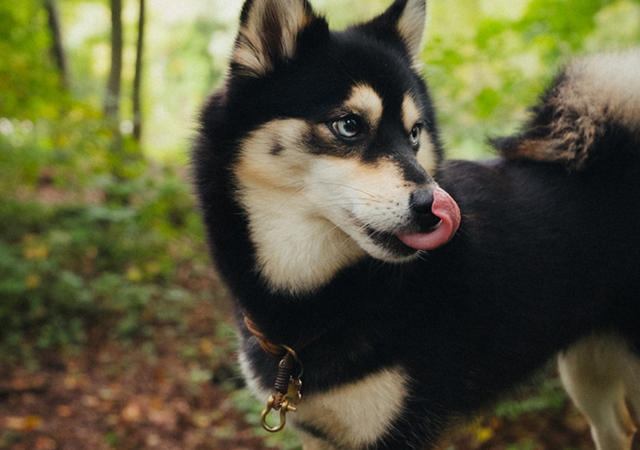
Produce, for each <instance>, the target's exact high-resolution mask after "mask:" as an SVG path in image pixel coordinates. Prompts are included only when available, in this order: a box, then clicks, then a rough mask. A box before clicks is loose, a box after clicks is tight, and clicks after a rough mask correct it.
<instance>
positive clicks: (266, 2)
mask: <svg viewBox="0 0 640 450" xmlns="http://www.w3.org/2000/svg"><path fill="white" fill-rule="evenodd" d="M267 18H270V19H271V20H278V21H280V24H279V26H280V31H281V33H282V35H281V36H280V39H279V41H278V42H277V44H276V45H278V48H277V49H269V48H267V42H266V41H265V39H264V38H265V35H266V34H268V33H265V31H264V28H265V26H266V25H265V23H266V21H267ZM311 20H312V17H311V16H310V15H309V14H308V13H307V11H306V10H305V8H304V5H303V4H302V2H298V1H295V2H286V4H285V3H284V2H276V1H273V0H256V1H254V3H253V5H252V6H251V10H250V11H249V17H248V19H247V21H246V25H245V26H243V27H241V29H240V31H239V34H238V39H237V41H236V46H235V49H234V52H233V56H232V58H231V59H232V61H233V62H234V63H236V64H238V65H239V66H240V67H241V73H243V74H245V75H249V76H263V75H265V74H266V73H268V72H269V71H271V70H272V69H273V63H274V61H272V60H271V59H270V58H271V56H270V55H272V54H277V55H280V57H281V58H283V59H284V60H288V59H290V58H292V57H293V56H294V54H295V51H296V39H297V36H298V33H300V31H301V30H302V29H303V28H305V27H306V26H307V25H308V24H309V22H310V21H311ZM270 44H271V45H273V43H270Z"/></svg>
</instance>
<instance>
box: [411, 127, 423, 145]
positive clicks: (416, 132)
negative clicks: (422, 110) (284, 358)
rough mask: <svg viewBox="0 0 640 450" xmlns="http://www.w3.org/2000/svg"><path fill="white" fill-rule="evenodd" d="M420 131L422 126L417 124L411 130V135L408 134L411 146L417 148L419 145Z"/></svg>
mask: <svg viewBox="0 0 640 450" xmlns="http://www.w3.org/2000/svg"><path fill="white" fill-rule="evenodd" d="M421 131H422V125H421V124H419V123H417V124H415V125H414V126H413V128H412V129H411V133H409V140H410V141H411V145H413V146H414V147H417V146H418V144H420V132H421Z"/></svg>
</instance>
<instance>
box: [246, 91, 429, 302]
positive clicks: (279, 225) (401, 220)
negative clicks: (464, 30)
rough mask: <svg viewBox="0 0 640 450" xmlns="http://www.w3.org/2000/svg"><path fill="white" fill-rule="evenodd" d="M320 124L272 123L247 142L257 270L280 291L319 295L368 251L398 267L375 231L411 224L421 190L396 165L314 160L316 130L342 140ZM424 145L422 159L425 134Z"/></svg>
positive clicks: (320, 157) (318, 157)
mask: <svg viewBox="0 0 640 450" xmlns="http://www.w3.org/2000/svg"><path fill="white" fill-rule="evenodd" d="M368 103H371V101H370V100H369V101H368ZM369 109H371V108H369ZM318 126H319V125H317V124H310V123H307V122H305V121H303V120H300V119H279V120H274V121H272V122H268V123H266V124H264V125H263V126H261V127H260V128H259V129H257V130H255V131H254V132H252V133H251V134H250V135H249V136H248V137H247V138H246V139H245V140H244V141H243V142H242V144H241V149H242V150H241V154H240V158H239V161H238V163H237V164H236V166H235V167H234V174H235V177H236V179H237V181H238V200H239V202H240V203H241V205H242V206H243V207H244V209H245V210H246V212H247V218H248V221H249V231H250V236H251V239H252V241H253V242H254V244H255V249H256V257H257V261H258V270H259V271H260V273H261V274H262V276H263V277H264V279H265V281H266V282H267V283H268V285H269V286H270V287H271V289H272V290H274V291H279V290H285V291H289V292H292V293H302V292H308V291H312V290H314V289H317V288H318V287H320V286H322V285H324V284H325V283H327V282H328V281H329V280H331V278H332V277H333V276H335V274H336V273H337V272H338V271H339V270H341V269H342V268H344V267H347V266H349V265H351V264H353V263H354V262H355V261H357V260H358V259H359V258H361V257H362V256H363V255H364V254H365V251H366V252H367V253H369V254H370V255H371V256H374V257H376V258H379V259H383V260H392V261H398V260H399V259H398V258H399V257H398V256H397V255H396V254H394V253H393V252H392V251H390V250H389V249H387V248H386V247H384V246H380V245H379V244H378V243H377V242H375V241H374V240H372V238H371V237H370V235H369V231H368V230H370V229H374V230H376V231H379V232H387V233H394V232H397V231H398V230H399V229H402V228H403V227H404V226H406V224H407V223H408V222H409V221H410V220H411V209H410V207H409V199H410V195H411V192H412V191H413V190H414V189H415V188H416V186H415V184H414V183H410V182H407V181H406V180H405V179H404V176H403V173H402V170H401V169H400V168H399V167H398V166H397V164H396V163H395V162H394V161H393V160H392V159H380V160H378V161H377V162H375V163H364V162H362V161H361V160H360V159H359V158H358V157H357V156H353V157H337V156H331V155H317V154H314V152H313V149H307V148H306V147H305V145H306V142H308V140H307V139H305V136H308V135H309V133H311V132H312V130H316V135H320V136H322V138H323V139H334V140H335V137H334V136H333V135H332V134H331V133H330V132H326V133H325V134H319V133H318V130H317V129H316V128H317V127H318ZM320 127H321V129H326V128H327V127H326V126H324V125H322V126H320ZM424 142H425V144H423V148H422V149H421V150H420V152H419V153H425V152H426V154H428V148H429V146H428V138H427V136H426V135H425V136H424ZM274 146H275V147H277V148H278V151H277V152H274V151H273V150H274ZM292 218H295V220H292ZM413 256H415V255H413ZM413 256H408V257H407V258H411V257H413Z"/></svg>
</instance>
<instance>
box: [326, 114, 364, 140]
mask: <svg viewBox="0 0 640 450" xmlns="http://www.w3.org/2000/svg"><path fill="white" fill-rule="evenodd" d="M331 128H332V129H333V131H334V132H335V133H336V134H338V135H339V136H341V137H343V138H346V139H353V138H355V137H356V136H358V135H359V134H360V132H361V131H362V129H361V128H362V127H361V126H360V122H359V121H358V119H356V118H355V117H344V118H342V119H340V120H336V121H335V122H332V123H331Z"/></svg>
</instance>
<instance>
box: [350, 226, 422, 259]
mask: <svg viewBox="0 0 640 450" xmlns="http://www.w3.org/2000/svg"><path fill="white" fill-rule="evenodd" d="M367 238H368V241H369V242H368V244H369V245H366V246H365V245H363V246H362V247H363V248H364V250H365V251H366V252H367V253H369V255H371V256H372V257H374V258H376V259H380V260H383V261H388V262H396V263H400V262H406V261H410V260H412V259H414V258H416V257H417V256H418V254H419V253H420V250H416V249H415V248H411V247H409V246H408V245H405V244H404V243H403V242H402V241H401V240H400V239H399V238H398V237H397V236H396V235H395V234H393V233H384V232H376V231H373V230H371V231H369V234H368V236H367Z"/></svg>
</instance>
